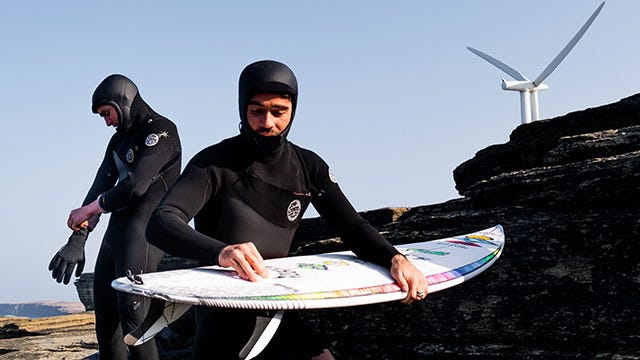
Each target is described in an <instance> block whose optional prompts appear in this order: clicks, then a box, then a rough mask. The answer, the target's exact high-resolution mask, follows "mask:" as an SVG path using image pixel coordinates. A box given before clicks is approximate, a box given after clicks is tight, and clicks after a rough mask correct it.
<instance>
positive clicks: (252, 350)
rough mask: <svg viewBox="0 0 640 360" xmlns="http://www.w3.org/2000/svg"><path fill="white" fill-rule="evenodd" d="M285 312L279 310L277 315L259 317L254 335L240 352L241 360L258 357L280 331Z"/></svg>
mask: <svg viewBox="0 0 640 360" xmlns="http://www.w3.org/2000/svg"><path fill="white" fill-rule="evenodd" d="M283 314H284V310H278V311H277V312H276V313H275V315H273V316H268V315H258V318H257V319H256V326H255V328H254V329H253V334H251V337H250V338H249V341H247V344H246V345H245V346H244V347H243V348H242V350H240V355H239V357H240V360H250V359H253V358H254V357H256V356H258V355H259V354H260V353H261V352H262V350H264V348H266V347H267V345H268V344H269V341H271V338H272V337H273V335H274V334H275V333H276V330H278V326H280V321H281V320H282V315H283Z"/></svg>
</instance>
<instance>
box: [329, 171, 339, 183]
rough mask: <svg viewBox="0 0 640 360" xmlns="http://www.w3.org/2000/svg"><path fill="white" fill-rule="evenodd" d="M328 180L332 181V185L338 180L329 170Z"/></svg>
mask: <svg viewBox="0 0 640 360" xmlns="http://www.w3.org/2000/svg"><path fill="white" fill-rule="evenodd" d="M329 180H331V181H333V182H334V183H338V179H336V176H335V175H333V171H331V169H329Z"/></svg>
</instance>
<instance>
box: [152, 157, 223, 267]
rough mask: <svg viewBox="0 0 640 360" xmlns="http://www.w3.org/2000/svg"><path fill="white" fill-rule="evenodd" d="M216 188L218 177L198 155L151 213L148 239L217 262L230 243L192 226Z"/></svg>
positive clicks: (170, 250) (170, 249)
mask: <svg viewBox="0 0 640 360" xmlns="http://www.w3.org/2000/svg"><path fill="white" fill-rule="evenodd" d="M216 192H217V181H216V180H215V179H214V178H213V176H212V174H211V172H210V171H209V169H208V168H207V166H206V165H203V164H201V163H200V161H199V157H198V155H196V157H194V159H193V160H191V161H190V162H189V164H188V165H187V166H186V168H185V169H184V171H183V173H182V174H181V175H180V177H179V178H178V180H176V182H175V183H174V184H173V185H172V186H171V188H170V189H169V191H168V192H167V194H166V195H165V197H164V198H163V199H162V201H161V202H160V205H159V206H158V207H157V208H156V210H155V211H154V212H153V214H152V215H151V218H150V219H149V224H148V225H147V231H146V235H147V239H148V241H149V242H150V243H151V244H153V245H155V246H157V247H159V248H161V249H163V250H164V251H166V252H168V253H171V254H173V255H176V256H180V257H185V258H190V259H195V260H201V261H208V262H211V261H214V262H217V257H218V254H219V253H220V251H221V250H222V248H223V247H224V246H226V244H225V243H223V242H221V241H219V240H216V239H214V238H212V237H209V236H207V235H205V234H202V233H200V232H198V231H196V230H195V229H193V228H192V227H191V226H189V221H191V219H193V217H194V216H195V215H196V214H198V213H199V212H200V210H201V209H202V208H203V207H204V206H205V204H206V203H207V202H208V201H209V199H210V198H211V197H212V196H213V195H214V194H215V193H216ZM212 221H213V219H212Z"/></svg>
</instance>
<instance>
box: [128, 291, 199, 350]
mask: <svg viewBox="0 0 640 360" xmlns="http://www.w3.org/2000/svg"><path fill="white" fill-rule="evenodd" d="M189 308H191V304H184V303H175V302H171V301H164V300H160V299H151V304H150V305H149V312H148V313H147V316H146V317H145V318H144V320H143V321H142V324H140V325H138V327H137V328H135V329H133V330H132V331H131V332H130V333H128V334H127V335H126V336H125V337H124V343H125V344H127V345H129V346H138V345H141V344H144V343H145V342H147V341H149V340H151V339H153V337H154V336H156V334H158V333H159V332H160V331H162V329H164V327H165V326H167V325H169V324H171V323H172V322H174V321H176V320H178V319H179V318H180V317H181V316H182V315H184V313H186V312H187V310H189Z"/></svg>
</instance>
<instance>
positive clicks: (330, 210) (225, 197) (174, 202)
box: [147, 61, 397, 359]
mask: <svg viewBox="0 0 640 360" xmlns="http://www.w3.org/2000/svg"><path fill="white" fill-rule="evenodd" d="M260 92H284V93H286V94H287V95H289V96H291V97H292V104H293V109H294V110H295V104H296V100H297V84H296V83H295V77H294V76H293V73H291V71H290V70H289V69H288V68H287V67H286V66H285V65H283V64H280V63H277V62H272V61H262V62H258V63H254V64H252V65H249V66H248V67H247V68H246V69H245V71H243V73H242V75H241V77H240V101H239V105H240V116H241V119H242V123H241V124H242V125H241V134H240V135H237V136H235V137H232V138H229V139H226V140H223V141H222V142H220V143H218V144H215V145H212V146H210V147H208V148H206V149H204V150H202V151H201V152H199V153H198V154H197V155H196V156H194V157H193V159H192V160H191V161H190V162H189V164H188V165H187V167H186V168H185V170H184V172H183V173H182V175H181V176H180V178H179V179H178V180H177V181H176V183H175V184H174V185H173V186H172V187H171V189H170V190H169V192H168V193H167V195H166V196H165V198H164V199H163V200H162V202H161V204H160V206H159V207H158V208H157V209H156V211H155V212H154V214H153V215H152V217H151V220H150V222H149V226H148V228H147V237H148V239H149V241H150V242H151V243H153V244H155V245H157V246H158V247H159V248H161V249H163V250H165V251H167V252H169V253H171V254H174V255H177V256H181V257H186V258H192V259H196V260H201V261H203V262H207V263H210V264H216V263H217V260H218V255H219V254H220V252H221V251H222V249H223V248H224V247H226V246H227V245H229V244H238V243H244V242H253V243H254V244H255V245H256V247H257V249H258V251H259V252H260V254H261V255H262V257H263V258H265V259H269V258H276V257H285V256H287V255H288V253H289V248H290V245H291V241H292V239H293V236H294V233H295V231H296V229H297V227H298V225H299V223H300V220H301V218H302V215H303V213H304V211H305V209H306V208H307V206H308V204H309V203H311V204H313V206H314V207H315V208H316V210H317V211H318V213H319V214H320V215H321V216H322V217H323V218H324V219H325V220H326V221H327V222H328V223H329V224H330V225H332V226H334V227H335V228H336V229H337V230H338V232H339V234H340V236H341V238H342V239H343V240H344V241H345V242H346V243H348V245H349V246H350V248H351V249H352V250H353V251H354V252H355V253H356V254H357V255H358V256H360V257H361V258H363V259H365V260H369V261H373V262H375V263H378V264H380V265H382V266H385V267H387V268H388V267H390V266H391V258H392V257H393V256H394V255H396V254H397V251H396V250H395V248H393V246H391V245H390V244H389V243H388V242H387V241H386V240H385V239H384V238H383V237H382V236H381V235H379V234H378V232H377V231H375V229H373V228H372V227H371V226H370V225H369V224H368V223H367V222H366V221H365V220H364V219H362V217H360V216H359V215H358V213H357V212H356V211H355V210H354V208H353V207H352V206H351V205H350V203H349V202H348V200H347V199H346V198H345V196H344V195H343V193H342V192H341V190H340V188H339V187H338V184H337V183H336V182H335V181H334V180H333V177H332V176H331V173H330V171H329V167H328V165H327V164H326V163H325V162H324V161H323V160H322V159H321V158H320V157H319V156H318V155H316V154H315V153H313V152H312V151H309V150H306V149H303V148H300V147H298V146H296V145H294V144H292V143H291V142H289V141H288V140H287V139H286V134H287V132H288V128H287V129H286V130H285V131H284V132H283V135H282V136H273V137H268V138H267V137H263V136H260V135H258V134H256V133H255V132H253V131H252V130H251V129H250V127H249V126H248V124H247V120H246V104H247V102H248V100H249V99H250V98H251V97H252V96H253V95H254V94H256V93H260ZM292 120H293V119H292ZM192 218H194V225H195V229H193V228H191V227H190V226H189V225H188V223H189V221H190V220H191V219H192ZM289 315H291V313H290V312H287V314H285V319H284V320H283V322H282V325H281V328H280V329H279V330H278V332H277V333H276V335H275V337H274V338H273V340H272V341H271V343H270V344H269V346H268V347H267V349H265V351H264V352H263V353H262V354H261V355H260V357H259V358H274V359H285V358H286V359H288V358H295V359H299V358H311V357H312V356H314V355H318V354H319V353H320V352H321V351H322V349H323V348H324V344H321V343H319V342H317V341H315V339H313V338H312V337H311V336H309V335H310V332H309V330H308V329H306V328H305V327H300V326H298V324H297V323H295V322H296V320H294V319H291V318H289V319H287V317H286V316H289ZM196 322H197V323H196V340H195V344H194V358H196V359H206V358H210V357H212V356H213V357H215V358H216V359H232V358H236V359H237V357H238V353H239V352H240V349H241V348H242V347H243V346H244V345H245V343H246V342H247V340H248V339H249V337H250V335H251V332H252V330H253V328H254V324H255V312H252V311H247V310H232V309H231V310H230V309H215V308H208V307H198V308H197V309H196ZM287 324H288V325H287ZM292 324H293V325H292Z"/></svg>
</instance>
